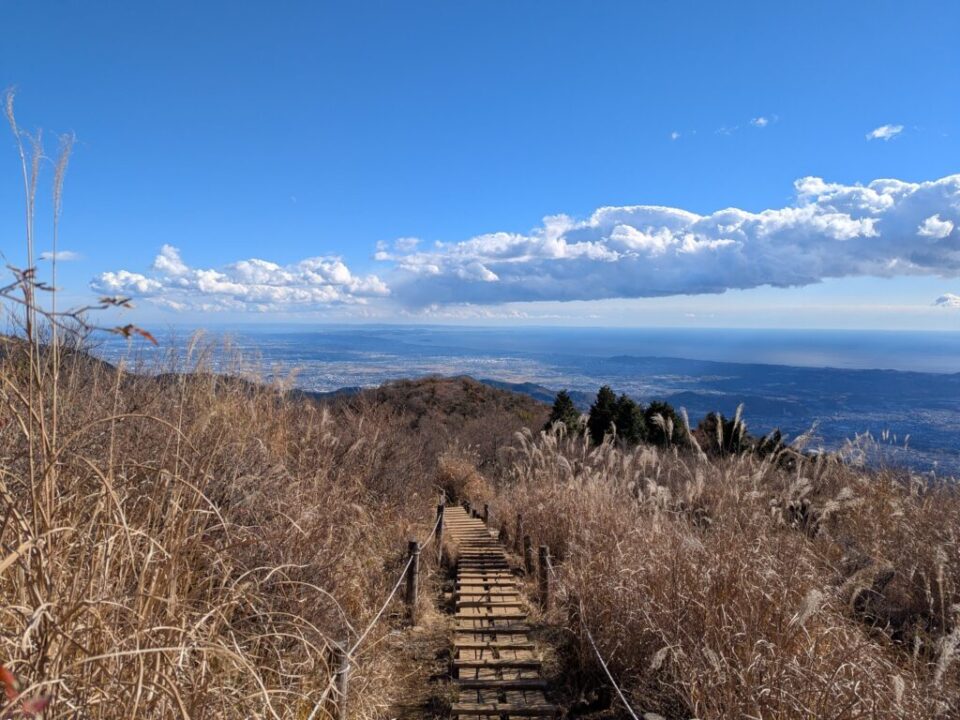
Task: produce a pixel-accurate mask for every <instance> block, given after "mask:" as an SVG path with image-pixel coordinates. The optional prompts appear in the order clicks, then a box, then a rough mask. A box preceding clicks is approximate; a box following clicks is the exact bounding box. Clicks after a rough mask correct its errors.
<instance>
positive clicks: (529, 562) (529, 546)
mask: <svg viewBox="0 0 960 720" xmlns="http://www.w3.org/2000/svg"><path fill="white" fill-rule="evenodd" d="M523 567H524V569H525V570H526V571H527V575H533V542H531V540H530V536H529V535H524V536H523Z"/></svg>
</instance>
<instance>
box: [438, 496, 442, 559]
mask: <svg viewBox="0 0 960 720" xmlns="http://www.w3.org/2000/svg"><path fill="white" fill-rule="evenodd" d="M442 561H443V503H440V504H439V505H437V565H438V566H439V565H440V563H441V562H442Z"/></svg>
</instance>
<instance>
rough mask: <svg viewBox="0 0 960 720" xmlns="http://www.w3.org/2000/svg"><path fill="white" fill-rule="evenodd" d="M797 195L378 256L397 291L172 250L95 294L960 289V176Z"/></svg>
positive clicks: (622, 210) (616, 213) (402, 298)
mask: <svg viewBox="0 0 960 720" xmlns="http://www.w3.org/2000/svg"><path fill="white" fill-rule="evenodd" d="M794 185H795V192H796V200H795V202H794V203H793V204H791V205H789V206H786V207H782V208H774V209H767V210H763V211H761V212H750V211H747V210H741V209H738V208H727V209H724V210H719V211H717V212H714V213H711V214H709V215H699V214H697V213H693V212H690V211H687V210H684V209H680V208H672V207H661V206H654V205H635V206H626V207H604V208H600V209H598V210H596V211H595V212H594V213H593V214H592V215H591V216H590V217H589V218H586V219H584V220H576V219H574V218H571V217H569V216H566V215H554V216H550V217H547V218H545V219H544V221H543V224H542V225H541V226H540V227H538V228H535V229H534V230H532V231H530V232H528V233H511V232H493V233H489V234H484V235H480V236H477V237H473V238H470V239H467V240H463V241H460V242H452V243H435V244H434V245H433V246H432V247H431V248H429V249H419V246H420V243H418V242H417V241H416V240H415V239H411V238H402V239H400V240H397V241H396V242H394V243H393V244H392V245H390V246H388V245H385V244H381V245H380V246H379V247H378V249H377V252H376V254H375V255H374V257H375V259H376V260H378V261H380V262H382V263H384V264H385V265H386V267H387V269H388V275H387V281H386V282H385V281H382V280H380V278H379V277H378V276H376V275H369V276H366V277H362V278H361V277H358V276H355V275H354V274H353V273H352V272H351V271H350V270H349V269H348V268H347V267H346V265H344V264H343V262H341V261H340V260H339V259H336V258H333V259H331V258H311V259H307V260H303V261H301V262H299V263H297V264H295V265H292V266H286V267H281V266H279V265H276V264H275V263H271V262H268V261H266V260H258V259H252V260H244V261H240V262H236V263H233V264H231V265H228V266H226V267H225V268H223V269H221V270H214V269H195V268H190V267H188V266H186V265H185V264H184V263H183V261H182V260H181V259H180V255H179V253H178V252H177V251H176V249H174V248H172V247H170V246H164V248H163V249H162V250H161V253H160V255H158V256H157V259H156V261H155V262H154V265H153V267H152V269H151V270H150V271H149V272H148V273H146V274H142V273H135V272H130V271H127V270H119V271H115V272H105V273H102V274H101V275H100V276H98V277H97V278H96V279H95V280H94V281H93V283H92V285H93V287H94V289H96V290H98V291H100V292H104V293H110V294H122V295H128V296H131V297H143V298H146V299H149V300H152V301H154V302H157V303H159V304H164V305H167V306H169V307H175V308H177V309H187V308H200V309H233V310H242V309H248V310H261V311H263V310H277V309H297V308H300V309H304V308H311V307H327V306H330V305H332V304H342V303H363V302H367V301H368V300H369V299H372V298H381V299H382V298H385V297H386V296H388V295H389V296H390V298H391V301H392V302H396V303H398V304H400V305H401V306H403V307H405V308H407V309H418V308H419V309H423V308H429V307H434V306H438V305H451V304H475V305H494V304H501V303H508V302H527V301H569V300H602V299H612V298H646V297H662V296H670V295H699V294H710V293H722V292H725V291H727V290H733V289H750V288H756V287H761V286H773V287H797V286H804V285H811V284H814V283H818V282H820V281H822V280H824V279H827V278H843V277H862V276H874V277H893V276H900V275H936V276H940V277H944V278H954V277H958V276H960V229H958V226H960V174H957V175H951V176H948V177H944V178H941V179H939V180H932V181H928V182H920V183H911V182H904V181H901V180H894V179H881V180H874V181H873V182H871V183H869V184H867V185H859V184H858V185H844V184H839V183H828V182H825V181H824V180H822V179H821V178H816V177H806V178H802V179H800V180H797V181H796V183H795V184H794ZM388 286H389V287H388ZM938 304H940V305H944V306H951V304H952V303H951V302H944V303H938Z"/></svg>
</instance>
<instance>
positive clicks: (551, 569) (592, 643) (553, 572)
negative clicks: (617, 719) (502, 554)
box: [547, 555, 640, 720]
mask: <svg viewBox="0 0 960 720" xmlns="http://www.w3.org/2000/svg"><path fill="white" fill-rule="evenodd" d="M547 570H548V571H549V572H550V574H551V575H553V577H554V579H555V580H556V581H557V584H558V585H560V587H562V588H563V589H564V591H566V587H564V585H563V583H561V582H560V577H559V575H557V571H556V570H555V569H554V567H553V563H552V562H551V561H550V556H549V555H547ZM566 595H567V598H568V599H569V597H570V593H569V592H566ZM578 604H579V608H578V610H579V612H580V624H581V625H582V626H583V630H584V632H586V634H587V640H589V641H590V646H591V647H592V648H593V653H594V655H596V656H597V660H599V661H600V667H602V668H603V672H604V673H606V675H607V678H608V679H609V680H610V684H611V685H613V689H614V690H616V691H617V695H619V696H620V702H622V703H623V706H624V707H625V708H626V709H627V712H628V713H630V717H632V718H633V720H640V718H639V717H637V713H636V712H635V711H634V709H633V708H632V707H630V703H629V702H627V697H626V695H624V694H623V690H621V689H620V685H619V683H617V681H616V679H614V677H613V673H611V672H610V668H609V667H608V666H607V661H606V660H604V659H603V655H601V654H600V648H598V647H597V643H596V641H595V640H594V639H593V633H592V632H590V627H589V626H588V625H587V620H586V617H585V613H584V610H583V600H579V601H578Z"/></svg>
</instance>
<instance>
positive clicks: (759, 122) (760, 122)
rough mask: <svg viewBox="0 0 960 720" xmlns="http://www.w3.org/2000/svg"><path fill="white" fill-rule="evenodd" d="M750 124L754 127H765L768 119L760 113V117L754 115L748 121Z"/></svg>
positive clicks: (768, 122) (768, 121)
mask: <svg viewBox="0 0 960 720" xmlns="http://www.w3.org/2000/svg"><path fill="white" fill-rule="evenodd" d="M750 124H751V125H753V126H754V127H758V128H765V127H766V126H767V125H769V124H770V119H769V118H766V117H764V116H763V115H761V116H760V117H755V118H753V119H752V120H751V121H750Z"/></svg>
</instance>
